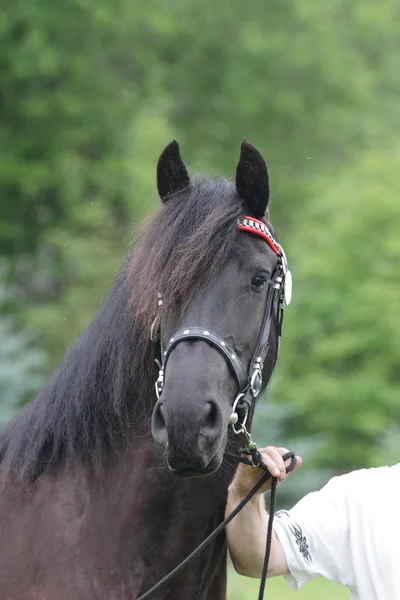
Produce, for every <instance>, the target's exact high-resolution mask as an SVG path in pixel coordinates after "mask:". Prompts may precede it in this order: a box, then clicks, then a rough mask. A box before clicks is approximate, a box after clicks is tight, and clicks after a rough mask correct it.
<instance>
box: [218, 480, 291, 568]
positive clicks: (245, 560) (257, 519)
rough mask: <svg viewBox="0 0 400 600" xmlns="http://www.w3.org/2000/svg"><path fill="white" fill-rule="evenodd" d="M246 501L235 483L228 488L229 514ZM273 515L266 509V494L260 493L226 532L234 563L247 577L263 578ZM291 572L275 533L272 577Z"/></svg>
mask: <svg viewBox="0 0 400 600" xmlns="http://www.w3.org/2000/svg"><path fill="white" fill-rule="evenodd" d="M241 500H242V497H241V495H240V494H238V493H237V491H236V490H235V487H234V485H231V487H230V488H229V491H228V500H227V506H226V514H227V515H228V514H229V513H231V512H232V510H233V509H234V508H235V507H236V506H237V505H238V504H239V502H240V501H241ZM268 521H269V515H268V513H267V511H266V509H265V502H264V496H263V495H262V494H257V495H256V496H254V497H253V498H252V500H250V502H249V503H248V504H247V505H246V506H245V507H244V508H243V509H242V510H241V511H240V512H239V514H238V515H236V517H235V518H234V519H233V520H232V521H231V522H230V523H229V525H228V526H227V529H226V532H227V537H228V545H229V552H230V555H231V559H232V563H233V565H234V567H235V569H236V571H237V572H238V573H240V574H241V575H246V576H247V577H261V572H262V566H263V561H264V554H265V547H266V541H267V529H268ZM287 572H288V569H287V564H286V558H285V554H284V552H283V549H282V546H281V544H280V542H279V540H278V538H277V536H276V534H275V533H273V538H272V547H271V557H270V563H269V569H268V576H269V577H271V576H274V575H283V574H285V573H287Z"/></svg>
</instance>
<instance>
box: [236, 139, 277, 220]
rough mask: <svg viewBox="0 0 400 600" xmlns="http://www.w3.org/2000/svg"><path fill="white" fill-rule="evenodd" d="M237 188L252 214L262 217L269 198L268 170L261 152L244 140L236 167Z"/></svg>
mask: <svg viewBox="0 0 400 600" xmlns="http://www.w3.org/2000/svg"><path fill="white" fill-rule="evenodd" d="M236 189H237V192H238V194H239V197H240V198H242V200H244V201H245V203H246V207H247V208H248V210H249V212H250V214H251V216H253V217H258V218H262V217H263V216H264V215H265V212H266V210H267V206H268V200H269V181H268V171H267V165H266V164H265V160H264V159H263V157H262V155H261V153H260V152H259V151H258V150H257V148H255V147H254V146H253V145H252V144H250V142H248V141H247V140H243V142H242V145H241V149H240V159H239V162H238V166H237V169H236Z"/></svg>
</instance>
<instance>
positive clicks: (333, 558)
mask: <svg viewBox="0 0 400 600" xmlns="http://www.w3.org/2000/svg"><path fill="white" fill-rule="evenodd" d="M274 529H275V532H276V534H277V536H278V538H279V541H280V543H281V545H282V547H283V550H284V552H285V556H286V561H287V565H288V569H289V574H288V575H286V576H285V579H286V581H287V583H288V584H289V585H290V587H292V588H293V589H298V588H300V587H301V586H302V585H304V584H305V583H307V582H308V581H310V580H311V579H314V578H315V577H318V576H322V577H325V578H326V579H330V580H331V581H334V582H336V583H341V584H344V585H347V586H348V587H350V588H351V587H352V585H353V568H352V558H351V549H350V543H349V536H350V532H349V511H348V507H347V493H346V478H345V477H344V478H343V477H335V478H333V479H331V481H330V482H329V483H328V484H327V485H326V486H325V487H324V488H322V490H321V491H319V492H313V493H311V494H308V495H307V496H305V497H304V498H303V499H302V500H300V502H299V503H298V504H296V506H294V508H293V509H292V510H290V511H278V512H277V513H276V514H275V519H274Z"/></svg>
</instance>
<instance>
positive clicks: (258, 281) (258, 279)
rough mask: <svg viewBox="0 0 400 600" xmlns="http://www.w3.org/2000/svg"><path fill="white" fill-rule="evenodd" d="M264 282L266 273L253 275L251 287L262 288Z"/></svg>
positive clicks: (253, 288)
mask: <svg viewBox="0 0 400 600" xmlns="http://www.w3.org/2000/svg"><path fill="white" fill-rule="evenodd" d="M266 283H267V276H266V275H254V277H253V279H252V280H251V289H252V290H255V291H257V290H262V289H263V287H265V284H266Z"/></svg>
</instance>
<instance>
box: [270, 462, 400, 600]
mask: <svg viewBox="0 0 400 600" xmlns="http://www.w3.org/2000/svg"><path fill="white" fill-rule="evenodd" d="M274 528H275V531H276V534H277V536H278V538H279V540H280V542H281V544H282V547H283V549H284V552H285V555H286V560H287V564H288V567H289V571H290V573H289V574H288V575H286V576H285V579H286V581H287V582H288V584H289V585H290V587H292V588H293V589H298V588H299V587H301V586H302V585H304V584H305V583H307V581H310V580H311V579H314V577H318V576H320V575H321V576H322V577H325V578H326V579H330V580H331V581H335V582H336V583H341V584H344V585H346V586H347V587H348V588H349V590H350V592H351V599H352V600H400V464H398V465H395V466H394V467H381V468H378V469H362V470H360V471H354V472H352V473H348V474H347V475H342V476H341V477H334V478H333V479H331V481H330V482H329V483H328V484H327V485H326V486H325V487H324V488H323V489H322V490H321V491H319V492H313V493H312V494H308V495H307V496H305V498H303V499H302V500H300V502H299V503H298V504H296V506H295V507H294V508H293V509H292V510H290V511H288V512H286V511H278V512H277V513H276V518H275V519H274Z"/></svg>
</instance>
